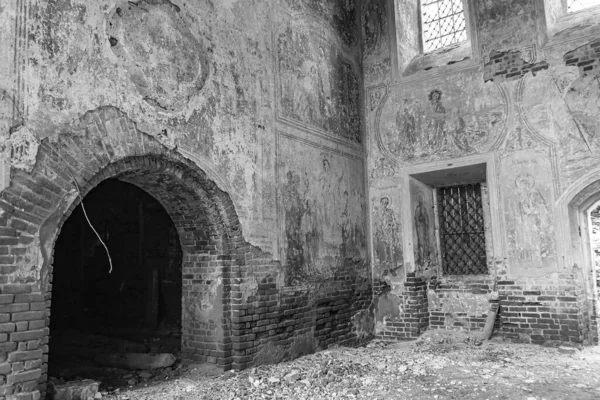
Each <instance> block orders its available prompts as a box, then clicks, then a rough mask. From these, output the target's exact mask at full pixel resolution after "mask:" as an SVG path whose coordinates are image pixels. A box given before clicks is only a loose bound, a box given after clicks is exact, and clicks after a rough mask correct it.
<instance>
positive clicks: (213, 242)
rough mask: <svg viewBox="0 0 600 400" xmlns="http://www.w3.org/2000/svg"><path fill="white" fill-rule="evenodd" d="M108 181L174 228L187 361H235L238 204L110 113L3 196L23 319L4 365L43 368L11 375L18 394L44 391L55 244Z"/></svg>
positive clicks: (16, 302) (14, 298) (6, 246)
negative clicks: (133, 193)
mask: <svg viewBox="0 0 600 400" xmlns="http://www.w3.org/2000/svg"><path fill="white" fill-rule="evenodd" d="M108 178H117V179H119V180H122V181H125V182H129V183H132V184H134V185H136V186H138V187H140V188H141V189H143V190H145V191H146V192H148V193H149V194H150V195H152V196H153V197H154V198H155V199H157V200H158V201H159V202H160V203H161V205H162V206H163V207H164V208H165V209H166V210H167V212H168V214H169V216H170V218H171V220H172V221H173V223H174V224H175V226H176V229H177V232H178V234H179V238H180V242H181V248H182V252H183V270H182V275H183V276H182V278H183V281H182V297H183V299H182V358H183V359H184V360H187V361H190V362H210V363H214V364H218V365H221V366H223V367H224V368H228V366H230V365H231V363H232V360H233V358H232V357H231V337H230V336H231V335H230V332H231V316H230V314H231V313H230V301H231V300H230V293H231V280H230V277H231V272H232V269H234V268H235V267H238V266H239V265H241V264H243V263H244V261H243V260H244V253H243V252H242V253H241V256H240V257H241V258H240V257H238V256H236V254H235V252H236V250H235V249H236V248H237V247H238V245H241V244H243V243H244V241H243V238H242V233H241V229H240V223H239V220H238V217H237V215H236V213H235V209H234V205H233V202H232V200H231V198H230V197H229V195H228V194H227V193H225V192H223V191H222V190H220V189H219V188H218V187H217V186H216V184H215V183H214V182H213V181H212V180H211V179H209V178H208V177H207V176H206V174H205V173H204V172H203V171H202V170H201V169H199V168H198V167H197V165H196V164H195V163H193V162H191V161H189V160H187V159H186V158H184V157H182V156H181V155H180V154H179V153H178V152H176V151H172V150H170V149H169V148H167V147H166V146H164V145H163V144H161V143H160V142H159V141H158V140H156V139H155V138H154V137H152V136H149V135H147V134H145V133H144V132H141V131H139V130H138V129H137V127H136V126H135V124H134V123H133V122H132V121H131V120H130V119H129V118H128V117H127V116H126V115H125V114H123V113H121V112H120V111H119V110H117V109H115V108H112V107H105V108H101V109H98V110H95V111H93V112H89V113H87V114H85V115H84V116H83V117H82V118H81V119H80V120H79V121H78V122H77V123H75V124H74V125H73V126H72V127H71V128H70V131H69V132H67V133H65V134H61V135H59V136H58V137H54V138H52V139H46V140H44V141H43V142H42V143H41V145H40V146H39V150H38V154H37V160H36V164H35V167H34V169H33V171H31V172H30V173H26V172H23V171H16V172H15V173H14V175H13V176H12V182H11V185H10V187H9V188H7V189H6V190H5V191H4V192H3V193H2V200H1V201H0V209H2V211H3V212H2V216H1V219H2V221H0V222H3V223H4V226H5V228H2V231H1V232H0V235H1V238H0V240H1V241H2V247H3V249H2V250H0V251H2V252H3V254H4V255H3V256H2V257H3V259H2V260H0V262H4V263H5V264H6V266H5V267H4V269H3V273H4V274H3V275H2V276H1V277H0V279H2V281H1V282H0V284H1V285H3V286H2V294H1V296H3V297H2V299H1V300H0V301H1V302H3V303H5V304H8V303H10V304H9V306H10V307H9V306H7V307H9V308H10V312H11V318H12V319H13V320H14V321H17V320H21V322H24V321H27V323H26V324H24V323H22V324H21V330H22V331H23V334H21V335H16V334H15V335H13V336H12V337H11V339H10V345H7V346H8V347H7V346H5V349H4V350H5V351H6V353H10V357H9V358H10V359H5V360H2V362H4V361H6V362H8V363H9V364H10V363H12V362H16V361H18V360H19V359H20V360H23V359H28V360H33V359H38V360H40V364H41V365H40V364H37V363H33V364H32V366H31V370H30V371H21V372H19V373H18V374H14V373H13V374H10V373H9V374H7V384H8V385H9V386H10V389H8V390H10V391H11V392H12V393H20V392H22V393H27V392H33V391H35V389H36V387H38V388H39V389H40V390H41V391H42V392H43V391H45V382H46V380H47V376H46V372H47V361H48V360H47V357H43V355H45V354H47V353H48V335H49V334H51V332H49V329H48V327H49V317H50V304H51V299H52V270H53V257H52V255H53V249H54V245H55V241H56V239H57V237H58V235H59V233H60V227H61V226H62V224H63V223H64V222H65V221H66V219H67V218H68V216H69V215H70V214H71V212H72V211H73V209H74V208H75V207H76V206H77V205H78V204H79V202H80V200H81V198H82V197H85V195H86V194H87V193H88V192H89V191H90V190H91V189H92V188H94V187H96V186H97V185H98V184H99V183H100V182H102V181H104V180H105V179H108ZM238 260H239V261H238ZM7 310H8V308H7ZM15 333H16V332H15ZM5 358H6V357H5ZM38 385H39V386H38ZM7 394H10V393H7Z"/></svg>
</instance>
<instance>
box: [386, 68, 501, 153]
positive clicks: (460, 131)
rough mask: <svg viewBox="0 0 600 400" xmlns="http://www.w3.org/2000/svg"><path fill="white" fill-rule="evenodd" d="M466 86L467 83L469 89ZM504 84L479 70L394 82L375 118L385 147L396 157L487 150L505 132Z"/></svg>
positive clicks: (387, 151)
mask: <svg viewBox="0 0 600 400" xmlns="http://www.w3.org/2000/svg"><path fill="white" fill-rule="evenodd" d="M466 88H469V89H468V90H467V89H466ZM506 119H507V101H506V96H505V93H504V91H503V90H502V88H501V87H500V86H498V85H496V84H494V83H483V81H482V80H481V79H480V78H479V77H477V76H475V75H474V76H469V75H466V74H464V75H459V76H458V77H457V78H456V79H452V80H449V79H439V78H438V79H434V80H431V81H429V82H428V83H427V85H426V86H425V87H424V85H423V82H422V81H414V82H410V83H406V84H403V85H401V86H396V87H394V88H393V89H392V90H391V91H390V94H389V96H388V97H387V101H386V103H385V105H384V106H383V107H382V108H381V112H380V115H379V122H378V123H376V129H377V133H376V134H377V140H378V144H379V147H380V149H381V151H382V152H383V153H385V154H386V155H387V156H388V157H390V158H391V159H393V160H396V161H397V162H400V163H413V162H424V161H432V160H440V159H448V158H454V157H458V156H463V155H467V154H475V153H481V152H485V151H488V150H489V149H490V148H492V147H493V146H494V144H495V143H497V142H498V140H499V138H501V137H502V136H503V134H504V132H505V127H506Z"/></svg>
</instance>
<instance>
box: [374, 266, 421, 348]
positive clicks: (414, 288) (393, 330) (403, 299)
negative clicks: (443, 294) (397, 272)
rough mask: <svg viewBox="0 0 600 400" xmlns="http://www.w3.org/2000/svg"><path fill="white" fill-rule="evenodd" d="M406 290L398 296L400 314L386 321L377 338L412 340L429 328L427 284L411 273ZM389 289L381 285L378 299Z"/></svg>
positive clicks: (407, 278)
mask: <svg viewBox="0 0 600 400" xmlns="http://www.w3.org/2000/svg"><path fill="white" fill-rule="evenodd" d="M404 287H405V290H404V291H403V292H402V293H400V294H396V295H397V296H398V297H399V299H400V306H399V308H400V314H399V315H398V316H395V317H393V318H389V319H387V318H386V319H385V321H384V322H383V325H384V326H383V327H382V328H380V329H378V332H377V333H376V335H375V337H377V338H378V339H382V340H411V339H416V338H417V337H419V336H420V335H421V334H422V333H423V332H425V331H426V330H427V328H428V327H429V318H430V316H429V310H428V305H427V282H426V281H425V280H424V279H423V278H420V277H416V276H415V273H414V272H409V273H408V274H407V277H406V282H405V283H404ZM388 290H389V287H388V286H387V285H385V284H381V283H380V284H379V286H378V287H377V292H376V293H375V294H376V297H377V296H379V295H381V294H382V293H384V292H385V291H388Z"/></svg>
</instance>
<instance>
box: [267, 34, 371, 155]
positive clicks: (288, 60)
mask: <svg viewBox="0 0 600 400" xmlns="http://www.w3.org/2000/svg"><path fill="white" fill-rule="evenodd" d="M276 48H277V70H278V85H277V86H278V87H277V90H278V102H279V104H278V112H279V117H280V118H282V119H283V120H285V121H287V122H291V123H293V124H296V125H298V126H299V127H301V128H309V129H313V130H316V131H318V132H320V133H324V134H327V135H332V136H334V137H336V138H341V139H345V140H348V141H350V142H354V143H360V142H361V126H362V123H361V119H360V113H359V104H360V102H359V80H358V78H357V75H356V72H355V70H354V67H353V66H352V64H351V63H350V62H349V61H348V60H347V59H345V58H344V57H343V55H342V53H341V52H340V51H339V49H337V48H336V46H335V45H333V44H332V43H331V42H329V41H328V40H326V39H325V38H323V37H322V36H320V35H319V34H318V33H317V32H309V31H307V30H301V29H295V28H292V27H288V28H287V29H286V30H284V31H283V32H281V33H280V34H279V35H277V37H276Z"/></svg>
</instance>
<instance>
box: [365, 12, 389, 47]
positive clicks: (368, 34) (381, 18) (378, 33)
mask: <svg viewBox="0 0 600 400" xmlns="http://www.w3.org/2000/svg"><path fill="white" fill-rule="evenodd" d="M363 7H364V8H363V18H362V28H363V37H364V43H365V50H364V56H365V57H366V56H368V55H370V54H373V53H375V52H377V50H379V48H380V47H381V46H382V45H383V44H384V43H385V41H386V38H387V12H386V3H385V0H368V1H367V2H366V3H365V5H364V6H363Z"/></svg>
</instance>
